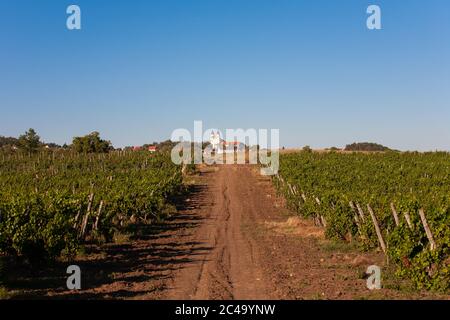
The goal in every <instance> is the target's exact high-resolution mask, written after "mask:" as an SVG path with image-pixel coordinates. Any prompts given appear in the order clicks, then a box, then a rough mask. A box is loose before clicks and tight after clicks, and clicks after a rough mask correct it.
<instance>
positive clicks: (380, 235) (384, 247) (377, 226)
mask: <svg viewBox="0 0 450 320" xmlns="http://www.w3.org/2000/svg"><path fill="white" fill-rule="evenodd" d="M367 209H368V210H369V213H370V217H371V218H372V221H373V225H374V226H375V232H376V233H377V237H378V241H379V242H380V246H381V249H382V250H383V252H384V253H386V243H385V242H384V239H383V235H382V234H381V230H380V226H379V224H378V221H377V217H376V216H375V214H374V213H373V210H372V208H371V207H370V205H367Z"/></svg>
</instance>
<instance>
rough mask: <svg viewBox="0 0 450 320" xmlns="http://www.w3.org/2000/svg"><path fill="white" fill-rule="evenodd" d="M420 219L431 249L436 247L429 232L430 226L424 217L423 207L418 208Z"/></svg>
mask: <svg viewBox="0 0 450 320" xmlns="http://www.w3.org/2000/svg"><path fill="white" fill-rule="evenodd" d="M419 215H420V220H422V224H423V227H424V229H425V233H426V234H427V238H428V241H430V245H431V250H434V249H436V242H435V241H434V237H433V234H432V233H431V230H430V227H429V226H428V221H427V218H425V212H424V211H423V209H420V210H419Z"/></svg>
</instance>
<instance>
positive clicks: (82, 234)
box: [80, 193, 94, 239]
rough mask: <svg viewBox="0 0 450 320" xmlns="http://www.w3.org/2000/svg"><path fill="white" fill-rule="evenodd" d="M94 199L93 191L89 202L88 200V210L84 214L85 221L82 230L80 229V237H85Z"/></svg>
mask: <svg viewBox="0 0 450 320" xmlns="http://www.w3.org/2000/svg"><path fill="white" fill-rule="evenodd" d="M93 200H94V194H93V193H91V194H90V195H89V202H88V207H87V212H86V214H85V216H84V219H83V223H82V224H81V230H80V238H81V239H83V238H84V235H85V233H86V227H87V224H88V219H89V215H90V214H91V208H92V201H93Z"/></svg>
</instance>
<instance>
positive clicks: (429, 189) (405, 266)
mask: <svg viewBox="0 0 450 320" xmlns="http://www.w3.org/2000/svg"><path fill="white" fill-rule="evenodd" d="M274 183H275V185H276V187H277V189H278V190H279V192H281V193H282V194H283V195H284V196H285V198H286V199H287V202H288V205H289V206H290V208H292V209H294V210H296V211H297V212H298V213H299V214H301V215H303V216H305V217H311V218H313V219H314V221H315V223H316V224H317V225H321V226H323V227H324V228H325V230H326V231H325V233H326V236H327V237H328V238H331V239H341V240H346V241H357V243H358V245H359V246H360V247H361V249H362V250H371V249H377V250H381V251H383V252H384V253H385V254H386V259H387V261H388V262H389V263H393V264H395V265H396V266H397V270H398V271H397V275H398V276H399V277H404V278H409V279H411V280H412V281H413V283H414V284H415V285H416V286H417V288H425V289H435V290H442V291H446V290H448V289H450V154H449V153H445V152H441V153H439V152H436V153H398V152H386V153H371V154H364V153H336V152H331V153H315V152H299V153H291V154H282V155H281V156H280V171H279V174H278V175H277V176H275V177H274Z"/></svg>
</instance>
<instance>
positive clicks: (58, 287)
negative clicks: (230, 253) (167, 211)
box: [4, 185, 212, 299]
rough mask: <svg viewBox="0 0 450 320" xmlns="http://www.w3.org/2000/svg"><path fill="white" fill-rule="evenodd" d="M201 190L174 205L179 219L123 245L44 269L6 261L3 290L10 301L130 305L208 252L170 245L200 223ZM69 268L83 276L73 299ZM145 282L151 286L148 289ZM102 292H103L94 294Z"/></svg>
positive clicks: (94, 248) (96, 248)
mask: <svg viewBox="0 0 450 320" xmlns="http://www.w3.org/2000/svg"><path fill="white" fill-rule="evenodd" d="M205 188H206V186H204V185H193V186H190V187H189V190H188V192H187V193H186V194H185V195H183V196H180V197H178V198H176V199H172V201H171V202H172V203H173V204H174V205H175V206H176V208H177V211H178V213H177V214H174V215H173V216H171V217H170V218H168V219H166V220H165V221H164V222H161V223H154V224H147V225H144V224H139V225H138V224H136V225H132V226H130V228H129V229H130V230H129V231H130V232H131V233H132V234H133V236H131V237H130V238H129V241H126V242H125V243H123V244H105V245H89V246H87V247H86V249H85V254H84V255H83V256H82V257H80V258H77V259H76V260H75V261H72V262H63V261H58V262H55V263H52V265H51V266H45V267H34V268H31V267H30V266H29V265H27V264H25V263H23V261H22V262H21V261H19V260H17V261H14V262H13V261H8V263H7V266H6V276H5V278H6V279H5V281H4V285H6V287H7V288H8V289H9V290H13V291H14V292H15V293H14V296H13V299H127V298H128V299H130V298H134V297H138V296H142V295H145V294H149V293H151V292H152V291H155V290H162V289H163V287H161V286H162V283H163V282H162V281H158V280H164V279H166V278H167V277H168V275H167V274H168V273H169V272H168V271H171V270H176V269H180V268H183V265H184V264H186V263H190V262H194V261H196V256H198V255H200V254H204V253H205V252H207V251H209V250H211V249H212V248H210V247H207V246H205V245H204V244H203V243H201V242H180V243H178V242H174V241H173V240H172V238H173V234H176V233H177V232H180V231H181V230H183V232H184V231H187V232H189V229H192V228H195V227H196V226H197V225H199V224H200V223H201V220H202V218H201V217H200V216H199V215H198V214H196V209H197V208H199V207H200V206H201V205H202V203H203V202H204V201H205V197H204V193H203V191H204V190H205ZM71 264H76V265H78V266H79V267H80V268H81V273H82V275H81V279H82V282H81V286H82V290H80V291H78V292H77V293H76V294H73V293H72V292H70V291H68V290H67V288H66V280H67V277H68V276H69V275H68V274H66V269H67V267H68V266H69V265H71ZM148 281H152V282H154V283H155V286H154V287H152V288H149V287H148V285H145V283H147V282H148ZM117 283H120V284H119V285H116V284H117ZM100 287H103V288H105V290H102V289H100V290H97V289H98V288H100ZM93 288H96V290H95V291H93V290H89V289H93ZM140 288H143V289H142V290H140ZM49 292H51V293H52V295H51V296H49V295H48V293H49Z"/></svg>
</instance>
